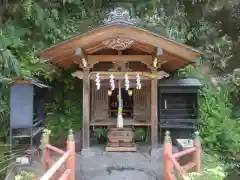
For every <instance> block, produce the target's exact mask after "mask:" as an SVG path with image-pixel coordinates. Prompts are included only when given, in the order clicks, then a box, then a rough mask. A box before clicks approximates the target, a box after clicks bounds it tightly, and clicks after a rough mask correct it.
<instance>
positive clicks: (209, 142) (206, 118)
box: [179, 66, 240, 160]
mask: <svg viewBox="0 0 240 180" xmlns="http://www.w3.org/2000/svg"><path fill="white" fill-rule="evenodd" d="M179 75H180V76H184V77H194V78H198V79H199V80H200V81H201V83H202V84H203V86H202V87H201V90H200V102H199V111H200V136H201V138H202V144H203V147H204V150H206V151H208V152H209V153H214V152H218V153H221V154H223V155H224V156H225V158H227V160H233V159H238V160H240V157H239V154H240V121H239V120H238V119H236V118H233V117H232V109H233V105H232V100H231V93H232V92H233V90H234V86H233V84H232V83H231V82H230V83H227V82H224V81H222V82H221V83H218V84H216V83H213V82H212V79H211V77H210V76H208V75H203V74H202V73H201V72H200V71H199V70H198V69H196V68H193V67H191V66H188V67H187V68H185V69H182V70H180V71H179Z"/></svg>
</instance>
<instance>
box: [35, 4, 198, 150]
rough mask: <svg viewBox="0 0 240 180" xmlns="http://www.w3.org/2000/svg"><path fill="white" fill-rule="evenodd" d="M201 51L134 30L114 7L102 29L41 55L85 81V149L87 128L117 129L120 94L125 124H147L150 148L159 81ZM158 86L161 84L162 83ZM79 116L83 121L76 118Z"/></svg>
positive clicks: (125, 15) (154, 134) (155, 137)
mask: <svg viewBox="0 0 240 180" xmlns="http://www.w3.org/2000/svg"><path fill="white" fill-rule="evenodd" d="M199 54H200V52H198V51H197V50H194V49H192V48H190V47H188V46H186V45H183V44H180V43H177V42H175V41H173V40H170V39H167V38H165V37H163V36H159V35H157V34H154V33H152V32H149V31H147V30H144V29H142V28H140V27H137V26H136V23H135V21H134V20H132V19H131V17H130V16H129V14H128V12H127V11H124V10H122V9H121V8H116V9H115V10H114V11H112V12H111V13H110V14H109V17H108V19H106V20H105V21H104V25H103V26H101V27H99V28H96V29H93V30H90V31H88V32H87V33H85V34H81V35H78V36H76V37H73V38H72V39H69V40H66V41H64V42H62V43H60V44H57V45H55V46H53V47H51V48H49V49H46V50H44V51H42V52H40V53H39V56H40V57H41V58H44V59H46V60H48V61H49V62H50V63H52V64H55V65H57V66H60V67H63V68H70V67H72V66H74V65H76V64H77V65H79V70H78V71H76V72H74V73H73V74H72V75H73V76H74V77H78V78H80V79H82V80H83V125H82V128H83V147H82V148H83V149H88V148H89V146H90V141H89V139H90V132H89V131H90V130H89V127H90V126H116V125H117V113H118V110H119V109H118V105H117V104H118V103H117V97H118V92H119V91H118V90H117V88H121V94H122V100H123V103H122V110H121V113H122V116H123V126H124V127H125V126H148V127H150V129H151V146H152V148H156V147H157V144H158V113H157V112H158V102H157V101H158V98H157V96H158V90H157V89H158V80H159V79H163V78H165V77H169V76H170V75H171V73H172V72H174V71H175V70H177V69H179V68H182V67H184V66H186V65H188V64H191V63H194V62H195V59H196V57H197V56H199ZM160 83H161V82H160ZM79 118H81V117H79Z"/></svg>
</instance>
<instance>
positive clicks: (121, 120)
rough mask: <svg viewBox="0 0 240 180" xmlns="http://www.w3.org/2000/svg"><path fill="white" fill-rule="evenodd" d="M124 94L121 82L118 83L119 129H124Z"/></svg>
mask: <svg viewBox="0 0 240 180" xmlns="http://www.w3.org/2000/svg"><path fill="white" fill-rule="evenodd" d="M122 109H123V103H122V93H121V81H118V116H117V128H123V116H122Z"/></svg>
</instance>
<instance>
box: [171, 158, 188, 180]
mask: <svg viewBox="0 0 240 180" xmlns="http://www.w3.org/2000/svg"><path fill="white" fill-rule="evenodd" d="M167 158H168V159H169V160H170V161H171V162H172V164H173V166H174V167H175V169H176V170H177V172H178V174H179V175H180V176H181V178H182V179H183V180H186V179H187V175H186V173H185V172H184V171H183V169H182V168H181V166H180V164H179V163H178V162H177V160H176V159H175V158H174V157H173V156H171V155H170V154H167Z"/></svg>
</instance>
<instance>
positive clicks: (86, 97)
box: [82, 70, 90, 150]
mask: <svg viewBox="0 0 240 180" xmlns="http://www.w3.org/2000/svg"><path fill="white" fill-rule="evenodd" d="M88 76H89V70H83V124H82V149H83V150H87V149H89V145H90V133H89V119H90V118H89V115H90V80H89V78H88Z"/></svg>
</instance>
